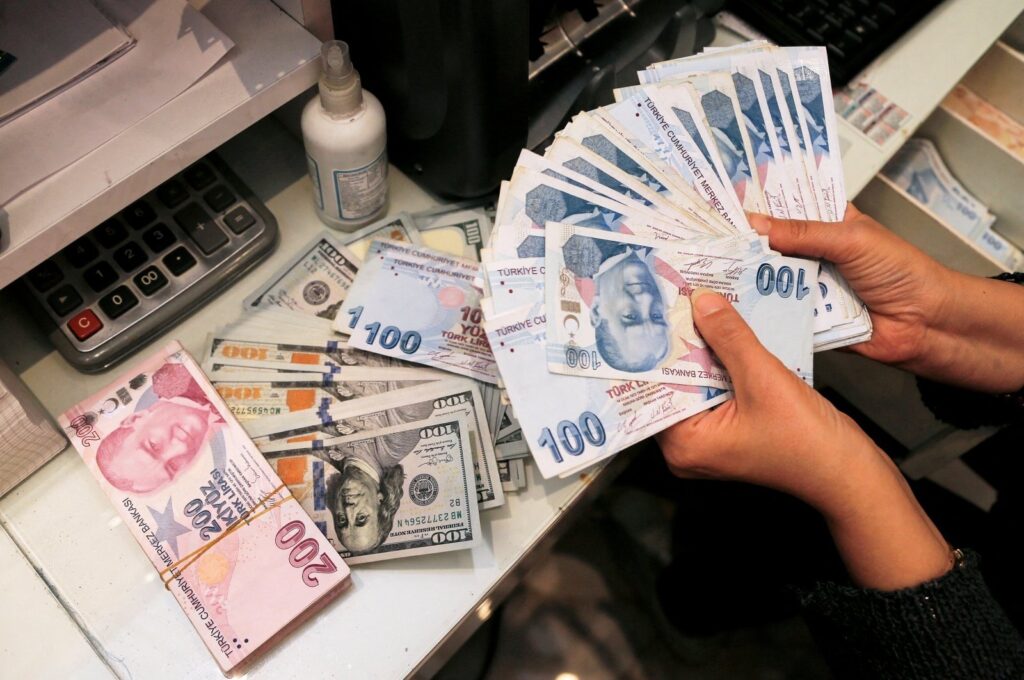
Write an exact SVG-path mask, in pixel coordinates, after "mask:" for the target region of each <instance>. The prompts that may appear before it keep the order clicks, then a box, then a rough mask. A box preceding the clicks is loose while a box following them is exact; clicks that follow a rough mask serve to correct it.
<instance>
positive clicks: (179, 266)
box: [164, 248, 196, 276]
mask: <svg viewBox="0 0 1024 680" xmlns="http://www.w3.org/2000/svg"><path fill="white" fill-rule="evenodd" d="M195 264H196V258H194V257H192V253H190V252H188V251H187V250H186V249H185V248H176V249H174V250H172V251H171V252H170V254H169V255H167V256H166V257H164V266H165V267H167V268H168V269H170V270H171V273H172V274H174V275H175V276H181V275H182V274H184V273H185V272H187V271H188V270H189V269H192V267H194V266H195Z"/></svg>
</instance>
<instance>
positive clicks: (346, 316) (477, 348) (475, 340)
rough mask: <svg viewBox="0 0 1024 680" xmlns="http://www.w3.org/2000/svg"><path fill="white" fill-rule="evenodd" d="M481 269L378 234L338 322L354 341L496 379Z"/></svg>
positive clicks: (371, 349)
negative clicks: (482, 300) (482, 302)
mask: <svg viewBox="0 0 1024 680" xmlns="http://www.w3.org/2000/svg"><path fill="white" fill-rule="evenodd" d="M477 274H478V265H477V264H476V263H475V262H469V261H466V260H462V259H459V258H456V257H452V256H451V255H446V254H445V253H441V252H437V251H434V250H430V249H427V248H422V247H416V246H412V247H410V246H407V245H405V244H401V243H395V242H392V241H384V240H377V241H374V242H373V243H372V245H371V246H370V250H369V252H368V253H367V257H366V261H365V262H364V263H363V268H362V270H361V271H360V275H359V277H358V279H357V280H356V283H355V284H353V286H352V288H351V290H349V293H348V296H347V297H346V298H345V304H344V306H343V307H342V309H341V312H340V313H339V314H338V316H337V318H336V319H335V321H334V328H335V330H337V331H339V332H341V333H346V334H348V335H349V336H350V337H349V346H350V347H355V348H359V349H364V350H366V351H368V352H375V353H377V354H383V355H386V356H391V357H395V358H398V359H404V360H406V361H412V362H415V363H420V364H425V365H427V366H433V367H435V368H440V369H443V370H446V371H451V372H453V373H458V374H461V375H465V376H468V377H470V378H476V379H477V380H481V381H484V382H489V383H495V382H497V377H498V371H497V366H496V365H495V362H494V355H493V354H492V353H491V347H490V345H489V344H488V342H487V335H486V333H485V332H484V330H483V328H482V326H481V325H480V324H481V321H482V313H481V310H480V291H479V290H477V289H476V288H474V287H473V282H474V280H475V279H476V277H477Z"/></svg>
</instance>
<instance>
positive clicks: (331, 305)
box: [243, 231, 359, 319]
mask: <svg viewBox="0 0 1024 680" xmlns="http://www.w3.org/2000/svg"><path fill="white" fill-rule="evenodd" d="M358 268H359V258H358V257H357V256H356V255H355V254H353V253H352V252H351V251H350V250H349V249H348V248H346V247H345V246H344V245H343V244H342V243H341V241H339V240H338V238H337V237H336V236H335V235H334V234H332V233H330V232H328V231H324V232H323V233H321V234H320V235H318V236H316V237H315V238H314V239H313V240H312V241H310V242H309V243H307V244H306V245H305V246H304V247H303V248H301V249H300V250H299V252H298V253H297V254H296V255H295V257H293V258H292V259H291V260H289V261H288V262H287V263H286V264H285V265H284V266H283V267H281V269H279V270H278V271H277V272H275V273H274V275H273V276H271V277H270V279H269V280H268V281H267V282H266V283H264V284H263V285H262V286H261V287H260V288H259V289H258V290H256V292H254V293H253V294H252V295H250V296H249V297H247V298H246V299H245V302H244V303H243V304H244V305H245V308H246V310H248V311H256V310H259V309H265V308H274V307H279V308H282V309H288V310H291V311H294V312H302V313H305V314H310V315H312V316H319V317H323V318H325V319H333V318H334V317H335V315H336V314H337V313H338V308H339V307H340V306H341V301H342V300H344V299H345V295H346V294H347V293H348V289H349V287H350V286H351V285H352V281H353V279H355V276H356V271H357V270H358Z"/></svg>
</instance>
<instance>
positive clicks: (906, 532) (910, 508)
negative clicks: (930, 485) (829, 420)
mask: <svg viewBox="0 0 1024 680" xmlns="http://www.w3.org/2000/svg"><path fill="white" fill-rule="evenodd" d="M844 487H845V488H844V490H842V491H838V490H837V492H836V493H833V494H831V495H830V499H829V500H828V501H827V502H825V503H824V504H823V505H822V506H820V507H819V508H818V509H819V510H820V511H821V512H822V514H823V515H824V516H825V519H826V521H827V522H828V526H829V529H830V531H831V533H832V538H833V540H834V541H835V544H836V548H837V549H838V551H839V554H840V556H841V557H842V559H843V562H844V564H845V565H846V569H847V571H848V572H849V574H850V578H851V579H852V580H853V582H854V583H855V584H857V585H858V586H860V587H862V588H873V589H876V590H897V589H900V588H909V587H911V586H915V585H917V584H919V583H924V582H925V581H929V580H932V579H935V578H938V577H939V576H941V575H942V574H944V573H946V572H947V571H948V570H949V568H950V567H951V566H952V559H951V553H950V549H949V546H948V545H947V543H946V541H945V540H944V539H943V538H942V535H941V534H940V533H939V531H938V529H936V528H935V525H934V524H933V523H932V522H931V520H930V519H929V518H928V516H927V515H926V514H925V512H924V510H923V509H922V508H921V506H920V505H919V504H918V502H917V500H916V499H915V498H914V495H913V493H912V492H911V491H910V488H909V486H907V483H906V481H905V480H904V479H903V477H902V475H901V474H900V472H899V470H898V469H897V468H896V466H895V465H893V463H892V461H890V460H889V459H888V457H886V456H885V455H884V454H883V453H882V452H881V451H878V450H877V449H876V450H874V451H873V452H871V454H870V455H865V456H864V457H862V458H861V460H860V461H858V463H857V464H856V465H854V466H851V467H850V469H849V473H848V475H847V476H846V478H845V480H844Z"/></svg>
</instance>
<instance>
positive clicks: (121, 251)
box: [114, 241, 149, 272]
mask: <svg viewBox="0 0 1024 680" xmlns="http://www.w3.org/2000/svg"><path fill="white" fill-rule="evenodd" d="M148 259H149V256H148V255H146V251H144V250H143V249H142V246H140V245H139V244H138V243H136V242H135V241H128V243H125V244H124V245H123V246H121V247H120V248H118V249H117V250H115V251H114V260H115V261H116V262H117V264H118V266H119V267H121V269H123V270H125V271H126V272H130V271H131V270H133V269H135V268H136V267H138V266H139V265H141V264H142V263H143V262H145V261H146V260H148Z"/></svg>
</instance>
